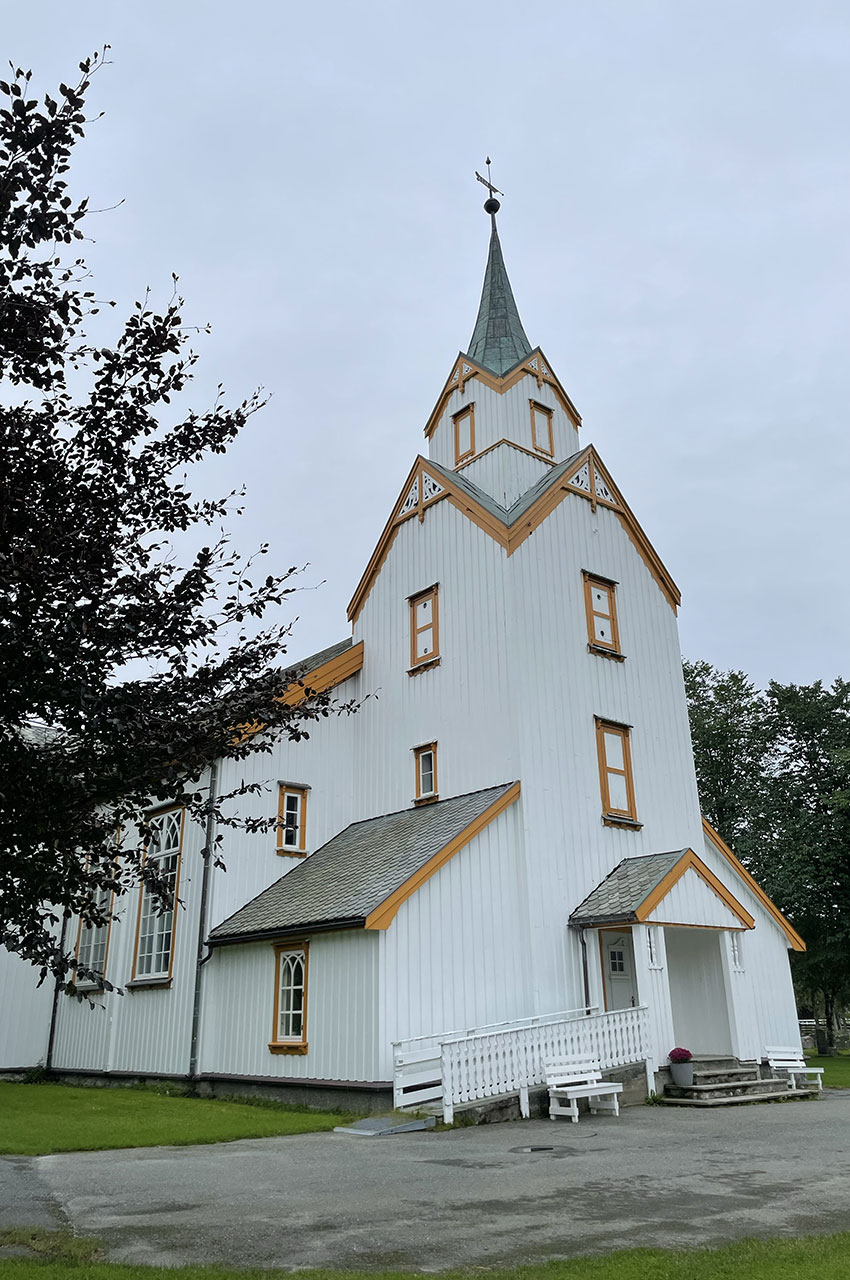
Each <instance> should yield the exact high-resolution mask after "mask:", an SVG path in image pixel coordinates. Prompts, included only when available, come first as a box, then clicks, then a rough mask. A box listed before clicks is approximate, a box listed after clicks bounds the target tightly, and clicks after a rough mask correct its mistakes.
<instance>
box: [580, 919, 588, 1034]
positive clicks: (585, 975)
mask: <svg viewBox="0 0 850 1280" xmlns="http://www.w3.org/2000/svg"><path fill="white" fill-rule="evenodd" d="M578 940H579V942H580V943H581V976H582V978H583V980H584V1012H585V1014H586V1016H587V1017H588V1018H589V1017H590V974H589V973H588V969H587V942H586V940H585V936H584V929H583V928H579V930H578Z"/></svg>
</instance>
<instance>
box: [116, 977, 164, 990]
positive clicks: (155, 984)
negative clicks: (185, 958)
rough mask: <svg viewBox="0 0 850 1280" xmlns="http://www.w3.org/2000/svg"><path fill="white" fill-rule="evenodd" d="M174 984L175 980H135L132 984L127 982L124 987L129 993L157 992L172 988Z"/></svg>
mask: <svg viewBox="0 0 850 1280" xmlns="http://www.w3.org/2000/svg"><path fill="white" fill-rule="evenodd" d="M172 982H173V978H134V979H133V980H132V982H125V983H124V987H125V989H126V990H127V991H145V990H152V991H156V990H163V989H164V988H167V987H170V986H171V983H172Z"/></svg>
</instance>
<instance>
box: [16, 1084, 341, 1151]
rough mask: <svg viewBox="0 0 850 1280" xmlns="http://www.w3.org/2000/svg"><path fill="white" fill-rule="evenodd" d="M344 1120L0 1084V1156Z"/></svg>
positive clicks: (225, 1136) (167, 1142) (179, 1142)
mask: <svg viewBox="0 0 850 1280" xmlns="http://www.w3.org/2000/svg"><path fill="white" fill-rule="evenodd" d="M351 1118H352V1117H351V1115H350V1114H345V1115H343V1114H338V1113H335V1112H331V1111H308V1110H306V1109H296V1108H288V1107H283V1106H280V1107H277V1106H252V1105H249V1104H248V1103H244V1102H220V1101H218V1100H214V1099H205V1098H180V1097H168V1096H166V1095H165V1094H163V1093H155V1092H153V1091H151V1090H148V1089H115V1088H103V1089H96V1088H90V1089H80V1088H74V1087H72V1086H69V1085H61V1084H6V1083H0V1155H14V1156H43V1155H49V1154H50V1153H51V1152H54V1151H102V1150H106V1149H107V1148H110V1147H156V1146H160V1145H164V1146H181V1147H182V1146H190V1145H192V1144H194V1143H199V1142H230V1141H232V1140H233V1139H235V1138H273V1137H278V1136H279V1135H281V1134H291V1133H312V1132H315V1131H316V1130H323V1129H332V1128H333V1127H334V1125H336V1124H348V1123H350V1121H351Z"/></svg>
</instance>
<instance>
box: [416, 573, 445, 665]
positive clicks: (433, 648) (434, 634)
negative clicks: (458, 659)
mask: <svg viewBox="0 0 850 1280" xmlns="http://www.w3.org/2000/svg"><path fill="white" fill-rule="evenodd" d="M439 656H440V615H439V605H438V599H437V587H436V586H433V587H429V588H428V590H427V591H420V592H419V594H418V595H415V596H411V597H410V667H411V673H412V672H413V671H415V670H416V668H417V667H421V666H423V665H424V664H425V663H429V662H434V661H435V659H437V658H439Z"/></svg>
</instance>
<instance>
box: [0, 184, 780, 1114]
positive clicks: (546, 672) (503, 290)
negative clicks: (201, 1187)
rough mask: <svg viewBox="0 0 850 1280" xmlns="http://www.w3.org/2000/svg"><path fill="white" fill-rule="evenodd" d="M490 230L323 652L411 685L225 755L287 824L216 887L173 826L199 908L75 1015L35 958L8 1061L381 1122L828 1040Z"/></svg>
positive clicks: (122, 934)
mask: <svg viewBox="0 0 850 1280" xmlns="http://www.w3.org/2000/svg"><path fill="white" fill-rule="evenodd" d="M485 209H487V211H488V213H490V216H491V223H492V230H491V235H490V246H489V256H488V260H487V267H486V275H485V279H484V288H483V293H482V297H481V304H480V309H479V312H478V317H477V320H476V323H475V328H474V332H473V335H472V339H471V341H470V343H469V346H468V348H467V350H466V351H465V352H464V353H463V354H460V355H458V356H457V358H456V359H455V360H454V361H453V362H452V365H451V368H450V369H449V373H448V377H447V378H446V381H445V384H444V386H443V388H442V390H441V391H440V394H439V396H438V398H437V402H436V404H435V406H434V409H433V411H432V413H431V415H430V417H429V418H428V420H427V422H426V424H425V440H426V447H425V453H423V454H422V455H420V456H417V457H416V458H415V460H414V462H413V465H412V466H411V469H410V472H409V474H408V475H407V477H406V478H405V479H404V481H403V483H402V484H401V487H400V490H399V494H398V500H397V501H396V503H395V505H394V506H393V508H392V510H391V511H390V513H389V518H388V520H387V523H386V526H385V527H384V529H383V532H382V533H381V535H380V537H379V539H378V541H377V544H376V546H375V549H374V552H373V554H372V556H371V559H370V560H369V563H368V564H367V565H366V568H365V570H364V573H363V576H362V578H361V580H360V582H359V583H358V584H357V587H356V590H355V591H354V594H353V596H352V599H351V604H350V606H349V610H348V618H349V622H350V624H351V635H350V636H348V637H346V638H345V639H343V640H341V641H340V642H339V643H337V644H333V645H331V646H330V647H329V648H328V649H326V650H324V651H323V652H321V653H319V654H316V655H314V656H313V657H312V658H310V659H308V661H307V663H306V669H307V672H308V673H309V674H308V676H307V680H308V683H309V684H310V685H311V686H312V687H313V688H315V689H325V688H333V689H334V690H335V693H336V694H337V695H338V697H339V698H340V700H343V701H345V700H349V699H360V698H363V697H364V696H365V695H366V694H368V693H369V692H371V691H375V690H380V697H379V698H378V699H367V700H366V701H364V703H363V705H362V708H361V710H360V711H359V713H358V714H356V715H353V716H342V717H332V718H331V719H329V720H325V721H320V722H319V723H317V724H316V726H315V728H314V729H313V731H312V734H311V737H310V739H309V741H306V742H302V743H298V744H292V743H289V742H286V741H281V742H279V743H278V744H277V746H276V747H275V754H274V755H273V756H271V757H270V756H267V755H257V756H255V757H253V759H252V760H249V761H248V762H247V764H246V763H245V762H239V763H238V764H234V763H229V762H227V761H225V762H222V763H221V765H220V782H219V785H220V787H221V789H222V790H223V791H225V790H229V789H230V787H231V785H232V784H234V783H235V782H236V781H237V778H236V774H237V772H238V774H239V775H240V776H242V775H245V776H247V777H252V776H253V777H254V778H256V779H257V780H260V781H268V780H269V779H270V780H271V781H272V782H273V784H274V787H275V789H276V791H277V794H278V797H279V813H280V822H279V825H278V829H277V831H276V832H273V833H272V834H271V835H265V836H261V835H254V836H249V835H246V834H244V833H230V834H228V835H227V836H226V843H225V847H224V850H223V853H224V858H225V861H226V864H227V871H226V873H225V872H221V871H217V870H216V871H211V872H210V873H209V878H208V883H207V885H206V893H205V894H202V888H203V887H204V883H203V882H204V877H203V868H202V859H201V857H200V850H201V848H202V846H203V844H204V833H203V831H201V830H200V829H198V828H196V827H194V826H192V825H191V824H190V823H188V822H187V821H186V820H185V819H184V815H183V814H182V813H181V812H180V811H179V810H173V811H170V812H167V813H163V814H161V815H160V816H159V817H158V819H157V824H158V827H159V831H160V838H159V843H158V845H157V846H156V848H155V849H151V851H150V854H149V855H148V856H150V857H154V856H155V857H156V858H158V859H160V860H162V861H164V863H165V865H166V868H167V869H168V871H169V872H170V874H171V876H172V877H173V883H174V885H175V887H176V891H177V896H178V899H179V905H178V906H177V907H176V908H175V910H174V911H172V912H171V913H170V914H166V915H163V916H157V915H156V914H155V913H154V912H153V911H152V910H151V903H150V902H149V901H148V900H147V897H146V895H145V893H144V892H143V891H142V890H139V891H138V892H137V893H136V895H135V898H129V897H128V898H127V899H125V900H123V901H122V902H121V903H120V904H119V905H118V907H117V918H116V919H115V920H114V921H113V923H112V924H111V926H110V927H109V928H108V929H103V930H89V929H85V930H78V937H77V947H78V949H79V954H80V956H81V958H82V959H83V960H85V961H86V963H94V964H98V963H99V964H101V965H102V967H103V969H104V971H105V974H106V976H107V978H108V979H109V980H110V981H111V982H112V983H113V984H115V985H116V986H119V987H121V988H123V989H124V991H125V994H124V995H112V994H104V993H103V992H101V991H99V990H97V989H93V990H91V991H90V993H89V994H90V996H91V1000H92V1002H93V1003H94V1005H95V1006H97V1007H96V1008H94V1009H92V1008H90V1007H89V1006H88V1005H87V1004H85V1003H83V1004H81V1003H79V1002H78V1001H76V1000H74V999H71V998H67V997H65V996H59V997H58V998H56V999H55V1000H54V996H53V993H52V992H51V991H49V990H47V989H46V988H42V989H41V990H40V991H38V992H35V991H34V982H33V979H32V974H31V971H30V970H29V969H27V968H25V966H23V965H22V964H20V962H19V961H17V960H16V959H12V958H11V957H9V956H6V957H5V963H4V964H3V965H2V966H0V979H2V983H3V986H2V1001H3V1006H4V1012H3V1016H2V1018H1V1019H0V1068H2V1069H6V1070H13V1069H20V1068H24V1067H28V1066H31V1065H33V1064H36V1063H38V1062H45V1061H47V1062H48V1064H49V1066H50V1067H51V1068H52V1069H53V1070H55V1071H58V1072H63V1073H67V1074H69V1075H71V1074H72V1073H81V1074H84V1075H86V1076H107V1077H115V1078H121V1077H125V1076H136V1077H138V1076H144V1077H154V1076H157V1077H174V1078H180V1079H186V1078H193V1079H195V1080H196V1081H198V1082H207V1083H209V1084H211V1085H212V1086H215V1087H219V1088H223V1087H225V1086H233V1085H234V1084H236V1083H240V1084H243V1085H244V1084H249V1083H254V1084H257V1085H260V1084H265V1085H267V1084H269V1083H272V1084H277V1085H288V1086H290V1095H289V1096H293V1095H292V1092H291V1091H292V1089H293V1088H294V1087H295V1086H298V1092H297V1095H296V1096H300V1097H303V1098H304V1100H310V1097H311V1096H312V1097H313V1098H315V1099H317V1100H318V1099H319V1098H321V1099H322V1101H327V1100H328V1097H329V1095H333V1096H334V1097H337V1096H338V1097H340V1098H342V1097H344V1096H346V1095H347V1096H348V1097H351V1096H353V1097H354V1098H355V1099H356V1101H355V1104H354V1105H362V1106H363V1108H364V1109H367V1106H368V1103H367V1102H366V1099H367V1096H368V1095H369V1094H371V1095H375V1094H377V1095H378V1096H379V1097H380V1098H381V1100H383V1101H386V1099H387V1091H388V1090H389V1089H390V1087H391V1086H392V1084H393V1082H394V1083H395V1086H396V1101H397V1103H401V1104H404V1103H405V1102H407V1101H411V1100H416V1099H417V1098H419V1097H420V1096H424V1094H422V1092H421V1090H420V1092H417V1087H416V1086H417V1085H421V1086H423V1088H427V1087H432V1095H431V1096H439V1094H440V1093H443V1095H444V1096H445V1097H446V1098H448V1099H449V1101H451V1100H452V1099H454V1101H455V1102H457V1101H461V1100H463V1099H464V1098H470V1097H475V1096H486V1095H487V1094H488V1093H489V1094H494V1093H498V1092H500V1091H510V1089H512V1088H514V1087H516V1085H517V1082H518V1081H519V1082H520V1084H521V1083H522V1075H523V1073H525V1074H526V1076H527V1077H528V1079H529V1080H530V1081H531V1083H534V1082H535V1080H537V1079H539V1073H540V1061H541V1056H542V1055H544V1054H545V1053H546V1052H547V1051H548V1048H550V1047H551V1046H552V1045H555V1046H556V1047H557V1048H558V1049H559V1050H560V1051H563V1052H579V1051H585V1052H591V1053H592V1054H593V1056H594V1057H596V1058H598V1059H599V1061H600V1063H601V1065H602V1067H603V1068H604V1069H605V1070H606V1071H615V1070H617V1069H621V1068H624V1067H629V1066H630V1065H631V1066H633V1067H638V1068H639V1069H640V1072H641V1073H643V1072H645V1077H644V1076H643V1074H641V1080H642V1082H644V1083H645V1086H646V1088H647V1089H651V1088H655V1087H659V1081H660V1080H661V1079H662V1077H661V1076H659V1075H658V1072H659V1071H661V1069H662V1068H663V1067H664V1065H665V1063H666V1059H667V1054H668V1052H669V1050H670V1049H671V1048H673V1046H675V1045H684V1046H686V1047H687V1048H689V1049H690V1050H691V1051H692V1052H693V1053H694V1054H695V1055H703V1056H706V1057H711V1058H723V1059H735V1058H737V1059H740V1060H745V1061H753V1060H760V1059H761V1058H762V1057H763V1056H764V1052H765V1047H766V1046H767V1045H770V1044H786V1045H790V1044H798V1043H799V1034H798V1027H797V1014H796V1009H795V1003H794V994H793V989H792V984H791V977H790V971H789V962H788V949H789V948H793V949H796V950H802V949H803V943H802V941H801V939H800V938H799V937H798V935H797V934H796V933H795V932H794V930H793V928H792V927H791V926H790V925H789V923H788V922H787V921H786V920H785V919H784V918H783V916H782V915H781V914H780V912H779V911H778V910H777V909H776V907H775V906H774V905H773V904H772V903H771V902H770V900H769V899H768V898H767V897H766V895H765V894H764V893H763V892H762V890H761V889H760V888H759V886H758V885H757V884H756V882H755V881H754V880H753V878H752V877H751V876H750V875H749V874H748V872H747V871H746V870H745V869H744V868H743V866H742V865H741V864H740V863H739V862H738V861H737V860H736V858H735V857H734V855H733V854H732V852H731V851H730V850H729V849H728V848H727V846H726V845H725V844H724V842H723V840H722V838H721V837H720V835H718V834H717V833H716V832H714V831H713V830H712V829H711V827H710V826H709V825H708V824H707V823H706V822H705V821H703V819H702V817H701V815H700V809H699V802H698V798H697V788H696V781H695V775H694V764H693V755H692V749H691V740H690V734H689V728H688V714H687V707H686V701H685V691H684V686H683V680H682V667H681V658H680V651H679V642H678V633H677V621H676V615H677V609H678V607H679V600H680V597H679V591H678V589H677V587H676V584H675V583H674V582H673V580H672V578H671V577H670V574H669V573H668V571H667V570H666V569H665V567H664V564H663V563H662V560H661V558H660V557H659V555H658V553H657V552H656V550H655V549H654V548H653V546H652V545H651V544H650V542H649V540H648V538H647V536H646V534H645V533H644V532H643V530H642V528H641V526H640V524H639V523H638V521H637V519H636V517H635V516H634V514H633V513H632V510H631V508H630V507H629V506H628V504H627V502H626V499H625V497H624V496H623V493H622V491H621V489H620V488H619V486H618V484H617V483H616V482H615V479H614V477H613V476H612V475H611V473H610V472H609V471H608V469H607V468H606V466H605V464H604V462H603V461H602V458H601V457H600V454H599V453H597V451H596V449H595V447H594V446H593V445H592V444H582V442H581V441H580V438H579V428H580V425H581V420H580V417H579V414H578V411H577V409H576V407H575V405H574V404H573V402H572V400H571V399H570V396H569V394H568V392H567V391H566V390H565V388H564V387H563V386H562V385H561V383H560V381H559V380H558V377H557V375H556V374H555V371H554V369H553V366H552V364H551V362H550V361H549V358H548V356H546V355H544V353H543V351H542V350H541V349H540V347H532V345H531V343H530V342H529V341H528V339H527V338H526V335H525V331H524V329H523V326H522V324H521V322H520V317H519V313H518V311H517V307H516V303H515V301H514V297H513V294H512V291H511V287H510V284H509V281H508V277H507V273H506V270H505V265H504V261H503V257H502V249H501V246H500V242H499V236H498V233H497V229H496V217H495V214H496V211H497V209H498V203H497V202H496V201H495V200H494V199H492V197H491V199H490V200H488V202H487V204H486V205H485ZM246 770H247V774H246ZM229 775H232V776H229ZM199 944H200V945H199ZM485 1060H486V1062H485ZM417 1064H419V1065H418V1066H417ZM482 1064H484V1065H482ZM417 1070H418V1074H417ZM476 1081H477V1083H476ZM310 1089H312V1090H314V1091H315V1092H314V1093H313V1094H312V1095H309V1094H308V1092H307V1091H308V1090H310Z"/></svg>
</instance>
